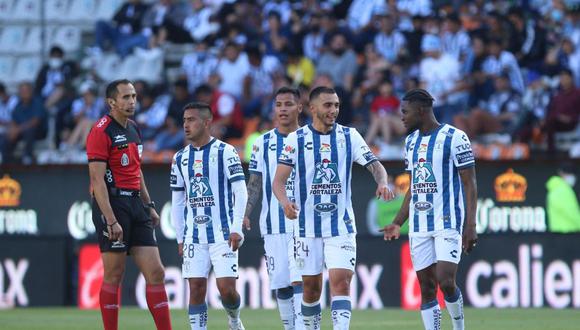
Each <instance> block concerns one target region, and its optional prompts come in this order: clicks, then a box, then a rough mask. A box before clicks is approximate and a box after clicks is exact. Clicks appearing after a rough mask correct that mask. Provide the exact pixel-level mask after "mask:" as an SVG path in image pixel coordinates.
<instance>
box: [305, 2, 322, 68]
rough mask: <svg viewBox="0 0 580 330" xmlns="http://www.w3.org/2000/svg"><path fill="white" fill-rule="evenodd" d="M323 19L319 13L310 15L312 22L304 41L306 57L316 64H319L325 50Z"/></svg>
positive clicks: (309, 24)
mask: <svg viewBox="0 0 580 330" xmlns="http://www.w3.org/2000/svg"><path fill="white" fill-rule="evenodd" d="M321 18H322V15H321V14H320V13H318V12H316V13H313V14H312V15H310V22H309V23H308V27H307V30H308V32H307V33H306V35H305V36H304V39H303V40H302V49H303V50H304V55H305V56H306V57H308V58H309V59H310V60H311V61H312V62H314V63H317V62H318V59H319V58H320V55H321V53H322V51H323V48H324V37H323V33H322V26H321V24H322V23H321Z"/></svg>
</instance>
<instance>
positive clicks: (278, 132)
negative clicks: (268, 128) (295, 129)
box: [274, 127, 288, 137]
mask: <svg viewBox="0 0 580 330" xmlns="http://www.w3.org/2000/svg"><path fill="white" fill-rule="evenodd" d="M274 133H275V134H276V135H278V136H282V137H287V136H288V134H283V133H281V132H280V131H279V130H278V127H276V128H274Z"/></svg>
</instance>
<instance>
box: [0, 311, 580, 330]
mask: <svg viewBox="0 0 580 330" xmlns="http://www.w3.org/2000/svg"><path fill="white" fill-rule="evenodd" d="M186 313H187V312H186V311H185V310H172V311H171V316H172V321H173V329H175V330H187V329H189V324H188V321H187V314H186ZM465 317H466V328H467V329H470V330H477V329H481V330H510V329H518V330H536V329H537V330H540V329H542V330H546V329H554V330H567V329H570V330H571V329H580V311H578V310H573V309H567V310H553V309H501V310H500V309H471V308H468V309H466V311H465ZM322 319H323V325H322V329H332V325H331V319H330V312H329V310H325V311H324V312H323V315H322ZM242 320H243V322H244V325H245V326H246V329H248V330H252V329H260V330H262V329H282V325H281V323H280V321H279V318H278V313H277V311H276V310H242ZM0 329H2V330H56V329H59V330H64V329H71V330H72V329H75V330H76V329H83V330H84V329H86V330H93V329H94V330H97V329H102V325H101V317H100V314H99V312H98V311H81V310H78V309H75V308H19V309H12V310H1V311H0ZM119 329H123V330H132V329H135V330H137V329H139V330H142V329H155V328H154V326H153V320H152V319H151V316H150V315H149V312H148V311H146V310H140V309H137V308H131V307H127V308H121V312H120V314H119ZM208 329H227V321H226V315H225V312H224V311H222V310H210V312H209V327H208ZM351 329H353V330H358V329H422V323H421V319H420V315H419V312H417V311H403V310H400V309H384V310H378V311H377V310H365V311H360V310H355V311H354V313H353V319H352V322H351ZM442 329H451V323H450V319H449V314H447V312H446V311H445V310H443V322H442Z"/></svg>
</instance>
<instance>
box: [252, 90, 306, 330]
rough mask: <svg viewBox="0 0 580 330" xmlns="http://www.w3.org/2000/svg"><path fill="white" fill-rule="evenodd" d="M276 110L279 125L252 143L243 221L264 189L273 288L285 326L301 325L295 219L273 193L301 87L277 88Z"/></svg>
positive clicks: (289, 188) (290, 186) (290, 190)
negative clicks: (295, 260)
mask: <svg viewBox="0 0 580 330" xmlns="http://www.w3.org/2000/svg"><path fill="white" fill-rule="evenodd" d="M274 110H275V114H276V121H277V122H278V127H277V128H275V129H273V130H270V131H269V132H267V133H265V134H264V135H262V136H260V137H259V138H258V139H256V142H255V143H254V146H253V152H252V158H251V160H250V178H249V180H248V205H247V206H246V218H245V219H244V222H245V224H246V228H247V229H250V225H249V224H250V221H249V216H250V214H251V213H252V210H253V208H254V205H255V204H256V203H257V202H258V199H259V198H260V192H263V195H262V212H261V214H260V233H261V235H262V237H263V238H264V250H265V252H266V254H265V257H266V265H267V269H268V275H269V276H270V289H271V290H276V298H277V301H278V309H279V311H280V317H281V318H282V323H283V324H284V329H287V330H288V329H302V328H303V326H302V323H303V322H302V314H301V313H300V309H301V305H302V278H301V276H300V274H299V273H298V272H297V269H296V265H295V262H294V223H293V222H292V221H289V220H287V219H286V217H285V216H284V210H283V209H282V206H280V204H279V203H278V200H277V199H276V198H275V197H274V195H273V194H272V182H273V181H274V174H275V173H276V166H277V165H278V157H280V154H281V153H282V149H283V148H284V142H285V140H286V137H287V136H288V134H289V133H291V132H294V131H296V129H297V128H298V116H299V115H300V113H301V112H302V104H301V103H300V91H298V89H295V88H288V87H282V88H280V89H279V90H277V91H276V94H275V100H274ZM286 193H287V194H288V196H293V194H294V178H293V177H292V175H291V177H290V178H289V179H288V182H287V183H286ZM291 198H292V197H291Z"/></svg>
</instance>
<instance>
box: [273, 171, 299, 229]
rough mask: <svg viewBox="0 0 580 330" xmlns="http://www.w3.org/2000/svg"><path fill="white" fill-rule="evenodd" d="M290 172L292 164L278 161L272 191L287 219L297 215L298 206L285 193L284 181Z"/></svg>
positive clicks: (294, 217)
mask: <svg viewBox="0 0 580 330" xmlns="http://www.w3.org/2000/svg"><path fill="white" fill-rule="evenodd" d="M290 174H292V166H289V165H285V164H281V163H279V164H278V166H277V167H276V174H275V175H274V182H273V184H272V191H273V192H274V196H276V198H277V199H278V201H279V202H280V205H282V207H283V208H284V214H286V217H287V218H288V219H296V217H298V207H297V206H296V204H295V203H293V202H291V201H290V199H288V195H287V194H286V182H287V181H288V178H289V177H290Z"/></svg>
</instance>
